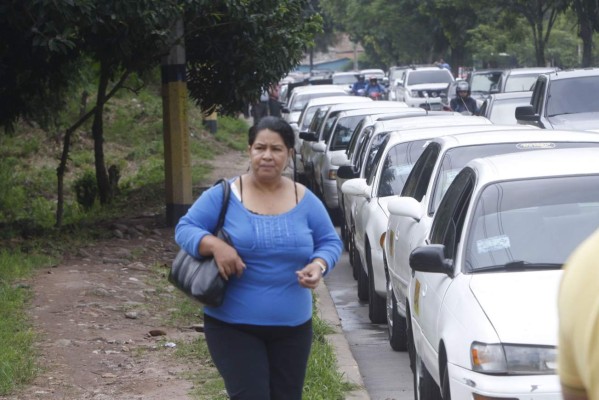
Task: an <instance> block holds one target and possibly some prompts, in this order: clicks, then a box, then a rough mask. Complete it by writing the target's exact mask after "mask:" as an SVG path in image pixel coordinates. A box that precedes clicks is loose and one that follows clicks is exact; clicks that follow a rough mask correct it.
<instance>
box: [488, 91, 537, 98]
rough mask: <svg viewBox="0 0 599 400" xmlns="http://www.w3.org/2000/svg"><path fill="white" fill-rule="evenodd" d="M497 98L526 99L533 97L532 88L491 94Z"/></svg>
mask: <svg viewBox="0 0 599 400" xmlns="http://www.w3.org/2000/svg"><path fill="white" fill-rule="evenodd" d="M489 97H492V98H493V99H495V100H507V99H525V98H529V99H530V98H531V97H532V90H527V91H523V92H501V93H492V94H490V95H489Z"/></svg>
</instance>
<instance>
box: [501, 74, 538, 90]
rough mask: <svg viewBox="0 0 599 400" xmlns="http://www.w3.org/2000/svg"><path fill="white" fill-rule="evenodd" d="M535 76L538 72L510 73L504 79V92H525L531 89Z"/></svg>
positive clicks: (535, 79)
mask: <svg viewBox="0 0 599 400" xmlns="http://www.w3.org/2000/svg"><path fill="white" fill-rule="evenodd" d="M537 76H539V74H535V75H510V76H509V78H508V79H507V80H506V81H505V90H504V92H527V91H529V90H532V87H533V85H534V84H535V82H536V81H537Z"/></svg>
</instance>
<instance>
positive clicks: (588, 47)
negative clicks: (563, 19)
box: [570, 0, 599, 67]
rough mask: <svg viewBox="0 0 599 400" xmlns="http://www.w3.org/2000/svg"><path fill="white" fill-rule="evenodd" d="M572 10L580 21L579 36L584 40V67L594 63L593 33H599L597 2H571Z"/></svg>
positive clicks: (581, 0)
mask: <svg viewBox="0 0 599 400" xmlns="http://www.w3.org/2000/svg"><path fill="white" fill-rule="evenodd" d="M570 8H571V9H572V10H574V13H575V14H576V18H577V20H578V36H579V37H580V39H581V40H582V67H590V66H591V65H592V63H593V32H597V31H599V4H598V2H597V0H571V1H570Z"/></svg>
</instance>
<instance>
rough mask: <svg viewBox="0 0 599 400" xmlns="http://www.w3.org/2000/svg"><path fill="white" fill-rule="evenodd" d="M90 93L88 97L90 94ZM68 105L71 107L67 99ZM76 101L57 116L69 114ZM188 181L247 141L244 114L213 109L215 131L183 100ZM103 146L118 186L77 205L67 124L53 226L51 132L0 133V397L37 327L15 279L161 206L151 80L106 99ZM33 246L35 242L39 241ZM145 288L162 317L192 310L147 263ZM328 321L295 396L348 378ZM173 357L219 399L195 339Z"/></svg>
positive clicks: (186, 316) (15, 382)
mask: <svg viewBox="0 0 599 400" xmlns="http://www.w3.org/2000/svg"><path fill="white" fill-rule="evenodd" d="M90 98H93V96H90ZM75 103H76V102H74V105H73V106H72V107H78V104H75ZM77 114H78V110H77V109H67V110H65V115H77ZM188 117H189V126H190V135H191V138H192V139H191V140H190V151H191V153H192V157H191V159H192V182H193V184H194V187H196V186H197V185H198V183H199V182H200V181H202V180H203V179H204V178H205V177H206V175H207V174H208V173H209V172H210V170H209V164H208V162H207V161H208V160H211V159H213V158H214V157H217V156H218V154H220V153H221V152H222V151H224V150H225V149H227V148H232V149H236V150H244V149H245V148H246V147H247V136H246V135H247V129H248V126H247V124H246V123H245V121H243V120H240V119H237V118H230V117H223V116H219V118H218V132H217V133H216V135H214V136H212V135H211V134H210V133H208V132H207V131H206V130H205V129H204V128H203V126H202V118H201V113H200V110H198V109H197V108H196V107H195V106H194V105H193V104H191V103H190V104H189V105H188ZM104 130H105V144H104V152H105V158H106V166H107V167H108V166H110V165H111V164H114V165H117V166H118V167H119V169H120V171H121V180H120V182H119V189H120V193H119V194H118V195H117V197H116V198H115V199H114V201H113V202H112V203H111V204H110V205H108V206H104V207H100V206H99V205H98V204H97V203H96V204H95V205H93V206H92V207H91V209H90V210H89V211H86V210H84V209H83V207H82V206H80V205H79V204H78V203H77V201H76V198H75V195H74V192H73V190H72V188H73V184H74V182H75V181H76V180H77V179H79V178H80V177H82V176H83V175H84V174H85V172H86V171H88V170H90V169H91V170H93V162H94V157H93V140H92V138H91V133H90V125H89V124H87V126H84V127H83V128H82V129H81V130H80V131H78V132H76V134H75V135H74V137H73V140H72V143H71V152H70V158H69V163H68V166H67V171H66V175H65V184H64V188H65V208H64V225H63V227H62V228H60V229H58V228H55V227H54V218H55V212H56V210H55V207H56V167H57V166H58V159H59V156H60V152H61V146H62V143H61V135H60V134H57V133H56V132H53V133H49V132H44V131H42V130H41V129H39V128H38V127H35V126H32V125H31V124H25V123H23V124H21V125H19V126H18V127H17V129H16V131H15V132H14V133H13V134H11V135H6V134H4V135H2V134H0V249H5V250H2V251H0V395H8V396H10V395H11V394H12V393H14V391H15V390H16V389H17V388H18V387H20V386H24V385H27V384H28V383H29V382H31V381H32V379H33V378H34V377H35V376H36V374H37V373H38V367H37V361H36V357H37V354H36V353H35V343H36V340H37V336H36V333H35V331H34V330H33V329H32V325H31V323H30V321H29V320H28V319H27V313H26V312H25V311H26V309H27V307H28V301H27V300H28V299H29V298H30V297H31V296H32V293H31V289H30V288H28V287H27V285H22V284H20V282H25V281H26V279H28V278H30V277H31V276H32V274H34V273H35V271H36V269H37V268H39V267H45V266H48V265H50V264H51V263H55V262H57V261H56V260H58V259H59V258H60V255H61V254H63V253H64V251H65V250H68V249H73V248H81V247H84V246H86V245H89V244H90V243H92V242H93V241H95V240H98V239H104V238H107V237H108V235H109V230H108V229H105V228H103V227H106V226H108V225H109V224H110V222H111V221H114V220H119V219H121V218H123V217H126V216H130V215H132V214H133V213H136V212H140V213H142V212H156V213H163V212H164V209H163V208H164V198H165V193H164V162H163V153H164V146H163V137H162V104H161V96H160V88H159V87H157V86H154V87H148V88H146V89H144V90H142V91H141V92H139V93H136V94H135V96H133V95H131V94H130V93H129V94H128V93H127V92H124V93H123V94H122V95H119V96H116V97H115V98H113V99H111V101H110V103H109V106H108V107H107V110H106V115H105V125H104ZM41 249H43V251H42V250H41ZM154 271H155V274H154V275H153V281H152V282H151V284H152V286H153V287H154V288H155V292H154V294H153V296H160V299H161V300H163V301H161V304H160V307H165V308H166V309H168V310H169V313H168V315H170V317H171V320H170V321H168V323H169V324H171V325H172V326H185V325H191V324H193V323H196V322H197V321H198V320H200V319H201V317H202V313H201V310H200V308H199V307H198V305H197V304H196V303H194V302H193V301H191V300H189V299H187V298H185V296H183V295H180V294H179V293H178V292H173V287H172V286H171V285H170V284H169V283H168V282H167V281H166V279H165V271H166V270H165V268H164V267H163V266H156V267H155V268H154ZM329 329H330V328H329V327H327V326H326V324H325V323H324V322H323V321H320V320H319V319H318V317H317V315H316V314H315V315H314V332H315V336H314V343H313V349H312V355H311V357H310V361H309V367H308V376H307V379H306V388H305V397H304V398H305V399H306V400H317V399H342V398H344V393H345V392H346V391H347V390H351V387H350V386H348V384H347V383H343V382H344V380H343V377H342V376H340V375H339V374H338V373H337V371H336V364H335V362H336V361H335V356H334V353H333V350H332V348H331V347H330V346H329V345H328V343H327V342H326V340H325V335H326V332H327V331H328V330H329ZM176 355H177V357H180V358H181V359H182V360H184V361H189V362H190V363H191V364H192V365H196V366H197V365H198V361H200V365H201V366H202V368H192V369H191V370H193V371H194V372H193V373H192V374H191V375H190V376H189V377H188V378H189V379H191V380H192V381H193V382H194V387H195V389H194V393H193V394H192V395H193V396H194V398H197V399H226V395H225V393H224V385H223V382H222V379H221V378H220V376H219V374H218V372H217V371H216V369H215V368H214V366H213V365H212V362H211V360H210V357H209V355H208V351H207V348H206V344H205V342H203V340H202V339H201V338H200V339H198V340H196V341H194V342H192V343H178V346H177V351H176Z"/></svg>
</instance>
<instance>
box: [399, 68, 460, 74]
mask: <svg viewBox="0 0 599 400" xmlns="http://www.w3.org/2000/svg"><path fill="white" fill-rule="evenodd" d="M408 71H409V73H414V72H417V71H447V72H449V73H450V74H451V71H450V70H448V69H445V68H440V67H415V68H410V69H408ZM408 71H406V73H407V72H408Z"/></svg>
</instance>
